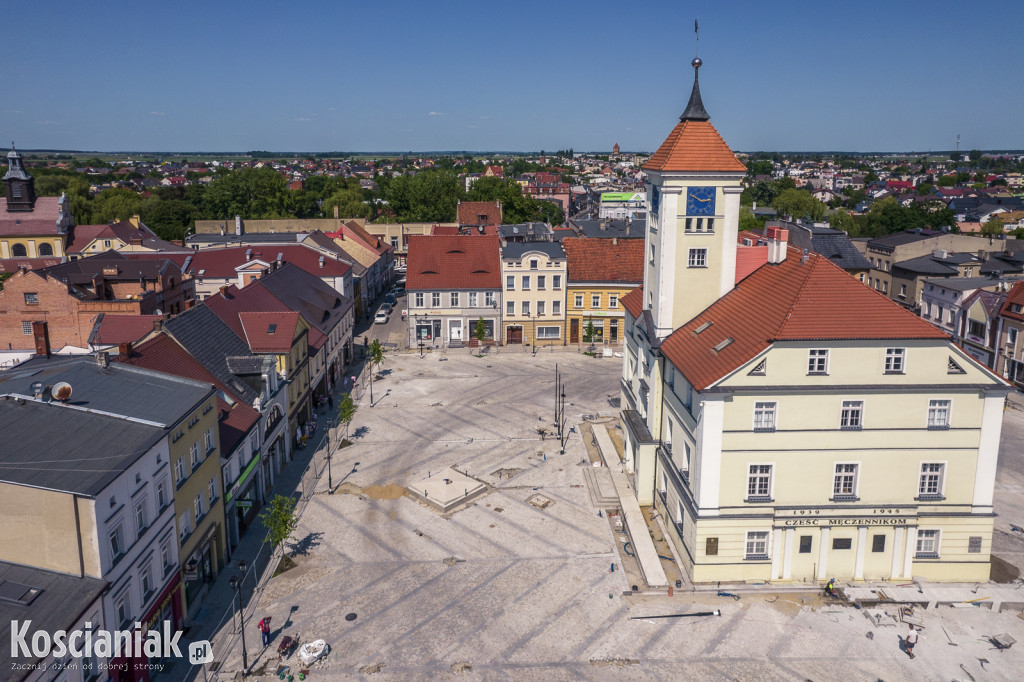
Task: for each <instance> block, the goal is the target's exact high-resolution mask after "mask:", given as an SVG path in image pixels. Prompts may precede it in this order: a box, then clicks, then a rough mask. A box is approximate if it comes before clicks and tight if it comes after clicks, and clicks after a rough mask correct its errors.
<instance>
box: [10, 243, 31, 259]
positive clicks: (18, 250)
mask: <svg viewBox="0 0 1024 682" xmlns="http://www.w3.org/2000/svg"><path fill="white" fill-rule="evenodd" d="M11 255H12V256H13V257H14V258H25V257H27V256H28V249H26V248H25V245H24V244H15V245H14V246H12V247H11Z"/></svg>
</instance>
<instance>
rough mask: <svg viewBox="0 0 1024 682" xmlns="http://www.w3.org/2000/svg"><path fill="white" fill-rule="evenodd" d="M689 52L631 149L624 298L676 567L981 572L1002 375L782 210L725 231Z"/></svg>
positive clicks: (986, 554)
mask: <svg viewBox="0 0 1024 682" xmlns="http://www.w3.org/2000/svg"><path fill="white" fill-rule="evenodd" d="M700 66H701V61H700V60H699V59H695V60H694V61H693V67H694V83H693V90H692V92H691V95H690V100H689V103H688V105H687V108H686V110H685V112H684V113H683V115H682V116H681V117H680V122H679V123H678V124H677V125H676V127H675V128H674V129H673V130H672V132H671V133H670V134H669V136H668V138H667V139H666V140H665V141H664V143H663V144H662V145H661V147H660V148H659V149H658V151H657V152H656V153H655V154H654V155H653V156H652V157H651V158H650V159H649V161H648V162H647V164H646V165H645V166H644V171H645V172H646V173H647V174H648V183H649V185H648V187H647V210H648V219H647V234H646V241H645V254H644V255H645V273H644V285H643V287H642V288H638V289H636V290H634V291H633V292H631V293H630V294H628V295H626V296H624V297H623V299H622V305H623V307H624V308H625V310H626V315H625V324H624V340H625V349H624V353H623V356H624V358H623V360H624V365H623V376H622V386H621V395H622V407H623V413H622V416H623V423H624V426H625V429H624V430H625V448H624V460H625V461H624V466H625V468H626V470H627V471H628V472H630V473H631V474H632V475H633V477H634V483H635V490H636V495H637V497H638V501H639V503H640V504H641V505H653V506H654V507H656V508H657V510H658V511H659V512H660V513H661V514H662V515H663V518H664V519H665V520H666V525H667V527H668V531H669V532H668V540H669V541H670V542H672V543H673V544H674V546H675V549H676V550H677V553H678V555H679V557H680V560H681V561H682V563H683V566H682V567H681V568H682V569H683V570H684V571H685V572H686V573H687V575H688V576H689V577H690V579H691V580H692V581H693V582H698V583H707V582H713V581H745V580H751V581H770V582H815V581H825V580H828V579H829V578H832V577H834V578H836V579H838V580H842V581H858V580H890V579H891V580H911V579H912V578H917V577H919V578H923V579H926V580H929V581H957V582H968V581H970V582H973V581H987V580H988V579H989V572H990V552H991V547H992V526H993V506H992V505H993V489H994V485H995V475H996V461H997V457H998V450H999V438H1000V430H1001V427H1002V416H1003V404H1004V400H1005V397H1006V394H1007V392H1008V391H1009V386H1008V385H1007V384H1006V382H1005V381H1003V380H1002V379H1001V378H999V377H998V376H996V375H994V374H993V373H992V372H991V371H989V370H988V369H987V368H986V367H984V366H983V365H981V364H980V363H978V362H976V361H975V360H974V359H973V358H971V357H970V356H969V355H967V354H966V353H965V352H964V351H963V350H962V349H961V348H960V347H958V346H957V345H956V344H954V343H953V342H952V340H951V339H950V338H949V336H948V335H946V334H945V333H943V332H942V331H941V330H939V329H937V328H935V327H933V326H932V325H930V324H928V323H927V322H925V321H923V320H921V319H919V318H917V317H915V316H914V315H913V314H911V313H909V312H908V311H906V310H904V309H902V308H901V307H900V306H898V305H897V304H895V303H893V302H892V301H891V300H889V299H888V298H886V297H884V296H882V295H880V294H879V293H877V292H875V291H873V290H871V289H870V288H868V287H865V286H864V285H863V284H861V283H860V282H858V281H856V280H855V279H853V278H852V277H850V275H849V274H847V273H846V272H844V271H843V270H841V269H840V268H838V267H837V266H835V265H834V264H832V263H831V262H829V261H828V260H827V259H826V258H823V257H821V256H819V255H817V254H814V253H807V252H806V251H803V252H801V251H800V250H798V249H794V248H791V247H790V246H789V245H788V234H787V231H786V230H785V229H783V228H780V227H773V228H771V229H770V230H769V231H768V234H767V237H768V239H767V245H764V244H761V245H750V246H745V245H743V244H742V243H739V242H740V240H739V239H738V223H739V206H740V193H741V191H742V189H743V186H742V181H743V178H744V175H745V172H746V168H745V167H744V165H743V164H742V163H741V162H740V161H739V160H738V159H737V158H736V156H735V155H734V154H733V152H732V151H731V150H730V148H729V146H728V145H727V144H726V142H725V141H724V140H723V139H722V137H721V136H720V135H719V133H718V131H717V130H716V129H715V127H714V126H713V125H712V124H711V122H710V117H709V115H708V113H707V111H706V110H705V108H704V105H703V103H702V101H701V96H700V89H699V84H698V79H697V70H698V69H699V68H700ZM748 242H749V240H748Z"/></svg>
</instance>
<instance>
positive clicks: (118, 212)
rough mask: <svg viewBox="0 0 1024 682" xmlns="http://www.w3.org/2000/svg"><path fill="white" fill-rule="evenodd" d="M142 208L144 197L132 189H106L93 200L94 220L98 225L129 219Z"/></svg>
mask: <svg viewBox="0 0 1024 682" xmlns="http://www.w3.org/2000/svg"><path fill="white" fill-rule="evenodd" d="M141 208H142V198H141V197H140V196H139V195H138V194H136V193H135V192H133V191H132V190H130V189H120V188H118V189H105V190H103V191H102V192H100V193H99V194H97V195H96V198H95V199H93V200H92V220H93V221H95V223H96V224H97V225H99V224H102V223H109V222H111V221H114V220H128V219H129V218H131V217H132V216H133V215H137V214H138V213H139V210H140V209H141Z"/></svg>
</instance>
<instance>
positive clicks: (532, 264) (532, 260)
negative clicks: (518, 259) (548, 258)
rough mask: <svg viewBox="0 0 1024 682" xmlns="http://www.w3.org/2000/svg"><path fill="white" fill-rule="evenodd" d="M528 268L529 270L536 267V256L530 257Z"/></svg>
mask: <svg viewBox="0 0 1024 682" xmlns="http://www.w3.org/2000/svg"><path fill="white" fill-rule="evenodd" d="M530 269H531V270H536V269H537V259H536V258H531V259H530Z"/></svg>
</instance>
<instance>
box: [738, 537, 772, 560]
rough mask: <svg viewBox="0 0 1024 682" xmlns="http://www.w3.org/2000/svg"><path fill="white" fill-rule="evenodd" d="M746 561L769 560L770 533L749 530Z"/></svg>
mask: <svg viewBox="0 0 1024 682" xmlns="http://www.w3.org/2000/svg"><path fill="white" fill-rule="evenodd" d="M744 558H746V559H767V558H768V531H766V530H749V531H747V543H746V552H745V553H744Z"/></svg>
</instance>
